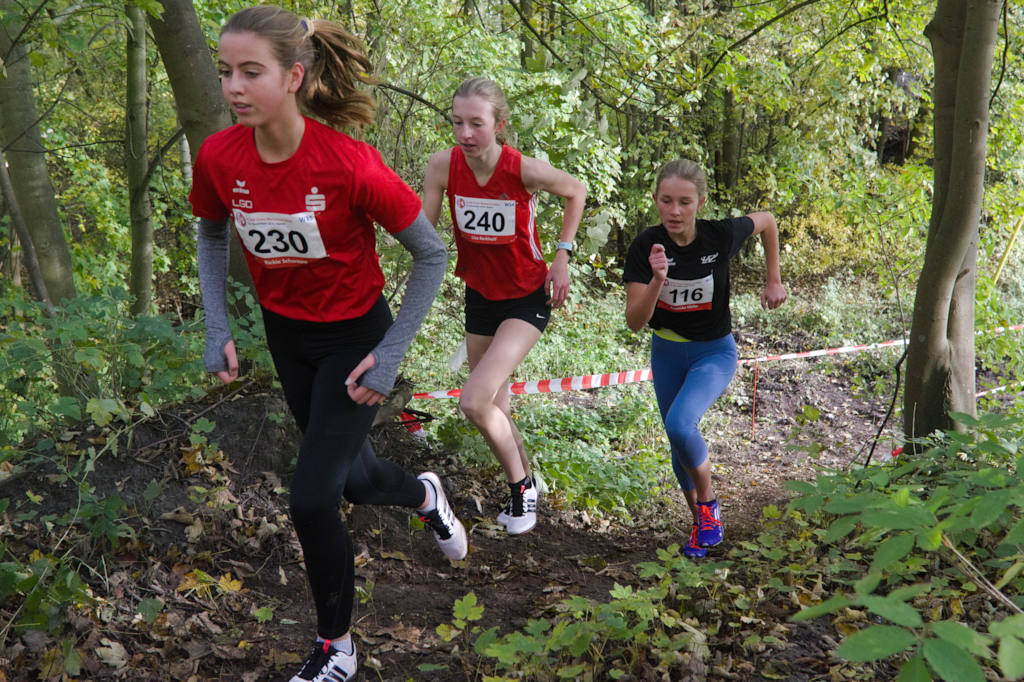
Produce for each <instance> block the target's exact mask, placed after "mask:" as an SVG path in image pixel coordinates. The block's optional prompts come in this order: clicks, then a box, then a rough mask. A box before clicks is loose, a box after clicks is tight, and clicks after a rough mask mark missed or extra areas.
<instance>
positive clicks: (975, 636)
mask: <svg viewBox="0 0 1024 682" xmlns="http://www.w3.org/2000/svg"><path fill="white" fill-rule="evenodd" d="M930 627H931V630H932V632H934V633H935V636H936V637H938V638H939V639H941V640H942V641H943V642H946V643H948V644H952V645H953V646H956V647H960V648H961V649H963V650H964V651H969V652H971V653H972V654H974V655H975V656H980V657H982V658H991V657H992V653H991V652H990V651H989V649H988V648H989V646H991V645H992V638H991V637H989V636H988V635H986V634H983V633H981V632H977V631H976V630H973V629H971V628H969V627H967V626H966V625H964V624H962V623H958V622H956V621H952V620H940V621H936V622H934V623H931V625H930Z"/></svg>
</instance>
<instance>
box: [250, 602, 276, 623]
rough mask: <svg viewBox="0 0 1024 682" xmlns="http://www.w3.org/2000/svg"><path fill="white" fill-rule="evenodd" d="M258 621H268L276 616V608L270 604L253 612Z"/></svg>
mask: <svg viewBox="0 0 1024 682" xmlns="http://www.w3.org/2000/svg"><path fill="white" fill-rule="evenodd" d="M253 616H255V617H256V622H257V623H268V622H270V620H271V619H273V617H274V609H272V608H270V607H269V606H261V607H259V608H258V609H256V611H254V612H253Z"/></svg>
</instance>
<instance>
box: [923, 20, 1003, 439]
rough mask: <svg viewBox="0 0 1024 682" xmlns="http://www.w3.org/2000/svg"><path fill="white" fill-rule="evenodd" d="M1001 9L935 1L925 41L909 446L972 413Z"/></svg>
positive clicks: (952, 426)
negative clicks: (930, 155) (926, 156)
mask: <svg viewBox="0 0 1024 682" xmlns="http://www.w3.org/2000/svg"><path fill="white" fill-rule="evenodd" d="M1001 6H1002V2H1001V0H939V3H938V7H937V8H936V11H935V16H934V17H933V19H932V21H931V23H929V24H928V27H927V28H926V29H925V33H926V35H927V36H928V39H929V40H930V41H931V44H932V51H933V54H934V59H935V92H934V102H935V161H934V164H935V171H934V172H935V181H934V195H933V200H932V215H931V220H930V222H929V225H928V244H927V246H926V249H925V259H924V266H923V267H922V270H921V276H920V279H919V280H918V285H917V297H916V299H915V301H914V319H913V323H912V325H911V332H910V339H909V347H908V352H907V380H906V389H905V392H904V400H903V430H904V434H905V435H906V436H907V438H908V439H912V438H919V437H923V436H927V435H928V434H930V433H932V432H933V431H935V430H936V429H951V428H957V424H956V423H954V422H953V421H952V419H951V418H950V416H949V413H950V411H957V412H964V413H967V414H972V415H973V414H975V409H976V408H975V380H974V289H975V280H976V274H977V272H976V270H977V246H978V222H979V217H980V213H981V207H982V195H983V191H984V179H985V151H986V140H987V133H988V99H989V93H990V86H991V75H992V54H993V51H994V48H995V42H996V30H997V27H998V19H999V12H1000V8H1001Z"/></svg>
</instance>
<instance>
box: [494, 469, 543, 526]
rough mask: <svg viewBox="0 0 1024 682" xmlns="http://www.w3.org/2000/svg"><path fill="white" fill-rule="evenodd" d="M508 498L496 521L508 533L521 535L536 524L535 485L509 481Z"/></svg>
mask: <svg viewBox="0 0 1024 682" xmlns="http://www.w3.org/2000/svg"><path fill="white" fill-rule="evenodd" d="M508 487H509V498H508V501H507V502H506V503H505V508H504V509H502V510H501V512H500V513H499V514H498V523H500V524H501V525H503V526H505V530H506V531H508V534H509V535H522V534H523V533H526V532H529V531H531V530H533V527H534V526H536V525H537V486H536V485H533V484H532V481H531V485H530V487H529V488H527V487H526V486H524V485H516V484H515V483H509V484H508Z"/></svg>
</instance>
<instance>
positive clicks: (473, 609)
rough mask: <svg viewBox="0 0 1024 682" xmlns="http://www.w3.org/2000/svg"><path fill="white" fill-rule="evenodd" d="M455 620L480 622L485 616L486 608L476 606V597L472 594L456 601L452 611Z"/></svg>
mask: <svg viewBox="0 0 1024 682" xmlns="http://www.w3.org/2000/svg"><path fill="white" fill-rule="evenodd" d="M452 613H453V614H454V615H455V618H457V619H459V620H467V621H470V622H472V621H475V620H480V619H481V618H482V617H483V615H484V607H483V606H477V605H476V595H475V594H473V593H472V592H470V593H469V594H467V595H466V596H465V597H463V598H462V599H456V600H455V606H454V608H453V609H452Z"/></svg>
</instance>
